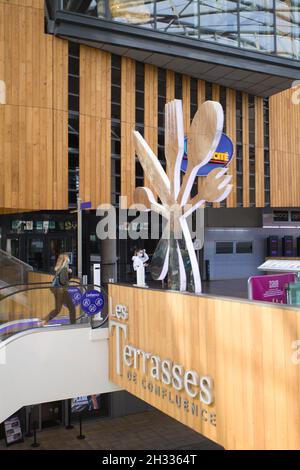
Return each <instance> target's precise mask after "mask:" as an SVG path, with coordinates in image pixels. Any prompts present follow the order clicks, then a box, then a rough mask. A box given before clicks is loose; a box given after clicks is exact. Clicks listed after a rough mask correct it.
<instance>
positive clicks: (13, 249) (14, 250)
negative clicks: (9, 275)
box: [6, 237, 21, 259]
mask: <svg viewBox="0 0 300 470" xmlns="http://www.w3.org/2000/svg"><path fill="white" fill-rule="evenodd" d="M6 252H7V253H9V254H10V255H12V256H14V257H15V258H18V259H21V258H20V255H21V250H20V238H19V237H11V238H7V239H6Z"/></svg>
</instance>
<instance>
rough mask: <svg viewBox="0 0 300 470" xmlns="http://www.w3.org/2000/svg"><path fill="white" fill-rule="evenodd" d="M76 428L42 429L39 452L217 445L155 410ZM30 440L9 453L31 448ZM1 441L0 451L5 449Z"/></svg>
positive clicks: (198, 447) (196, 448) (204, 448)
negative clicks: (80, 434) (82, 437)
mask: <svg viewBox="0 0 300 470" xmlns="http://www.w3.org/2000/svg"><path fill="white" fill-rule="evenodd" d="M78 434H79V427H78V425H75V427H74V429H72V430H66V429H65V428H63V427H57V428H52V429H48V430H44V431H42V432H40V433H38V435H37V439H38V442H39V443H40V447H39V448H38V449H40V450H168V449H170V450H175V449H179V450H199V449H200V450H212V449H221V448H220V447H219V446H217V445H216V444H214V443H213V442H211V441H209V440H208V439H206V438H204V437H203V436H201V435H200V434H197V433H196V432H194V431H192V430H191V429H189V428H187V427H186V426H183V425H182V424H180V423H179V422H177V421H174V420H173V419H171V418H169V417H168V416H166V415H164V414H162V413H160V412H158V411H147V412H145V413H139V414H135V415H130V416H125V417H121V418H114V419H94V420H89V421H86V422H84V423H83V434H84V435H85V436H86V439H84V440H78V439H77V436H78ZM31 443H32V438H30V439H28V438H27V439H26V440H25V442H24V443H21V444H16V445H14V446H12V447H10V448H8V450H10V449H11V450H27V449H31V450H32V448H31V446H30V444H31ZM5 449H6V447H5V442H4V441H3V440H2V441H0V451H1V450H5Z"/></svg>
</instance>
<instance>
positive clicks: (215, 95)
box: [212, 84, 220, 209]
mask: <svg viewBox="0 0 300 470" xmlns="http://www.w3.org/2000/svg"><path fill="white" fill-rule="evenodd" d="M212 99H213V101H218V102H220V86H219V85H216V84H213V86H212ZM219 207H220V203H219V202H214V203H213V208H214V209H217V208H219Z"/></svg>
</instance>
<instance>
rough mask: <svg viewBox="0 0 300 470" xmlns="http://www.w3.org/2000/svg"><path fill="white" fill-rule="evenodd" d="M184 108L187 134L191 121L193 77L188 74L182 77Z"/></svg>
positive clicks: (185, 131) (184, 122)
mask: <svg viewBox="0 0 300 470" xmlns="http://www.w3.org/2000/svg"><path fill="white" fill-rule="evenodd" d="M182 108H183V124H184V133H185V135H187V133H188V130H189V128H190V121H191V79H190V77H188V76H187V75H183V77H182Z"/></svg>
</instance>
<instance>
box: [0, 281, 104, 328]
mask: <svg viewBox="0 0 300 470" xmlns="http://www.w3.org/2000/svg"><path fill="white" fill-rule="evenodd" d="M72 282H74V283H75V284H76V285H78V284H79V285H80V287H83V288H84V289H85V290H87V289H88V288H89V287H91V286H92V287H94V288H98V289H101V291H103V292H104V293H105V294H106V295H107V296H108V294H107V292H106V291H105V289H103V287H102V286H99V285H98V284H82V283H79V282H78V283H77V281H72ZM34 284H36V283H32V284H31V285H34ZM20 285H23V284H20ZM28 285H29V284H28ZM51 287H52V288H53V289H66V288H68V287H69V286H68V287H55V286H52V285H48V286H42V287H31V288H29V289H20V290H18V291H16V292H10V293H9V294H7V295H6V296H4V297H2V298H0V302H2V301H3V300H6V299H7V298H9V297H12V296H13V295H17V294H20V293H22V292H29V291H34V290H45V289H50V288H51ZM70 287H72V286H70ZM84 316H85V314H81V315H79V317H78V318H76V322H77V321H78V320H81V318H83V317H84ZM108 316H109V312H108V313H107V314H106V316H105V318H104V319H103V320H102V321H101V323H100V324H99V325H97V326H92V329H98V328H101V326H102V325H104V324H105V323H106V321H107V319H108Z"/></svg>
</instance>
